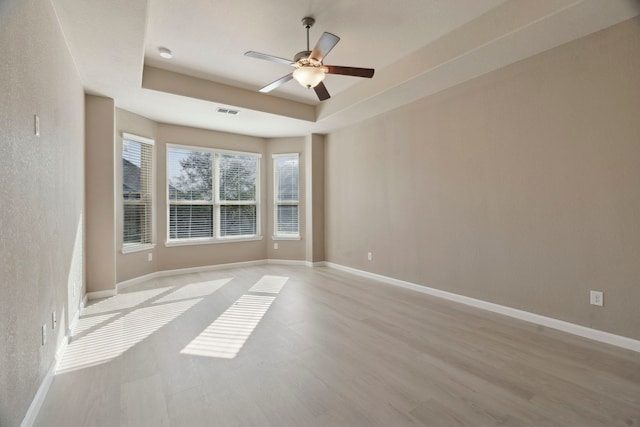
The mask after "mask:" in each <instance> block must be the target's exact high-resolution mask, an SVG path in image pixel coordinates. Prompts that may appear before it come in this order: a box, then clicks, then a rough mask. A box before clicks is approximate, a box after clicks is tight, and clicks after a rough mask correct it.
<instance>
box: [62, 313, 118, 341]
mask: <svg viewBox="0 0 640 427" xmlns="http://www.w3.org/2000/svg"><path fill="white" fill-rule="evenodd" d="M119 314H120V313H110V314H99V315H96V316H89V317H81V318H80V319H78V322H77V323H76V326H75V327H74V328H73V336H76V335H80V334H82V333H84V332H86V331H88V330H89V329H91V328H93V327H95V326H98V325H99V324H101V323H103V322H106V321H108V320H111V319H113V318H114V317H116V316H118V315H119Z"/></svg>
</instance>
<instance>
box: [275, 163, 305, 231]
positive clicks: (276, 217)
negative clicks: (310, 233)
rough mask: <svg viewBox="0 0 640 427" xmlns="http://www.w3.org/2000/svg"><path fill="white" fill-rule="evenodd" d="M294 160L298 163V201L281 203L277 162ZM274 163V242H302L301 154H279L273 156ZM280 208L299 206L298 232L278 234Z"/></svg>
mask: <svg viewBox="0 0 640 427" xmlns="http://www.w3.org/2000/svg"><path fill="white" fill-rule="evenodd" d="M285 157H289V158H293V157H295V159H296V160H297V162H298V200H297V201H291V200H286V201H280V200H279V188H278V187H279V173H278V166H277V161H278V159H281V158H285ZM271 158H272V162H273V235H272V237H271V238H272V239H273V240H300V153H278V154H273V155H272V156H271ZM279 206H297V207H298V215H297V219H298V232H297V233H296V234H293V233H284V234H279V233H278V207H279Z"/></svg>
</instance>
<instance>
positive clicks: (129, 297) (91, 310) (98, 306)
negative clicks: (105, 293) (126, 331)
mask: <svg viewBox="0 0 640 427" xmlns="http://www.w3.org/2000/svg"><path fill="white" fill-rule="evenodd" d="M170 289H173V286H170V287H168V288H157V289H149V290H146V291H137V292H127V293H122V294H118V295H115V296H112V297H110V298H107V299H105V300H102V301H99V302H97V303H95V304H91V305H90V306H88V307H85V308H84V310H82V316H90V315H93V314H102V313H107V312H110V311H121V310H126V309H129V308H133V307H135V306H137V305H140V304H142V303H144V302H146V301H149V300H150V299H152V298H155V297H157V296H158V295H161V294H162V293H164V292H167V291H168V290H170Z"/></svg>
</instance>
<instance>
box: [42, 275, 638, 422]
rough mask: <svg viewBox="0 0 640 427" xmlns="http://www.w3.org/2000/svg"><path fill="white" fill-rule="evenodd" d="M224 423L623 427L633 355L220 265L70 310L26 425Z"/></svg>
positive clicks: (349, 283)
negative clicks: (65, 339) (52, 369)
mask: <svg viewBox="0 0 640 427" xmlns="http://www.w3.org/2000/svg"><path fill="white" fill-rule="evenodd" d="M265 276H267V277H266V278H265ZM278 278H280V279H278ZM284 278H287V280H286V283H285V284H284V286H282V289H281V290H280V291H279V292H277V291H278V289H277V288H278V286H279V284H281V282H282V281H284ZM261 279H262V282H261V283H262V284H265V280H266V281H267V283H266V284H267V285H269V284H271V285H274V284H275V285H274V286H273V287H272V288H271V289H269V287H266V288H264V287H263V288H261V289H255V288H254V289H253V290H252V287H253V286H254V285H255V284H256V283H258V282H259V281H261ZM278 280H280V282H279V283H278ZM256 290H257V291H260V292H256ZM236 352H237V355H235V357H233V355H234V354H235V353H236ZM236 425H238V426H239V425H243V426H413V425H419V426H422V425H425V426H496V425H500V426H503V425H504V426H519V427H520V426H522V427H524V426H536V427H537V426H563V427H564V426H638V425H640V353H635V352H632V351H627V350H622V349H619V348H615V347H612V346H608V345H605V344H601V343H596V342H592V341H589V340H586V339H583V338H579V337H575V336H572V335H568V334H566V333H562V332H558V331H555V330H551V329H546V328H542V327H538V326H536V325H532V324H529V323H526V322H522V321H518V320H514V319H512V318H508V317H503V316H500V315H497V314H494V313H489V312H485V311H482V310H478V309H474V308H471V307H467V306H463V305H459V304H456V303H453V302H450V301H445V300H441V299H438V298H434V297H431V296H428V295H423V294H419V293H416V292H413V291H410V290H405V289H401V288H396V287H392V286H389V285H385V284H381V283H378V282H374V281H370V280H367V279H363V278H360V277H356V276H351V275H349V274H347V273H343V272H339V271H336V270H330V269H327V268H313V269H312V268H307V267H288V266H279V265H265V266H258V267H251V268H237V269H229V270H219V271H212V272H207V273H198V274H185V275H181V276H174V277H165V278H161V279H156V280H150V281H148V282H146V283H143V284H140V285H137V286H135V287H132V288H129V289H127V292H126V293H123V294H120V295H118V296H116V297H114V298H110V299H108V300H103V301H99V302H97V303H95V304H93V305H91V306H89V307H88V308H87V309H85V311H84V312H83V314H82V316H81V319H80V322H79V324H78V328H77V329H76V332H75V333H74V339H73V341H72V343H71V344H70V346H69V348H68V350H67V352H66V354H65V357H64V359H63V360H62V362H61V363H60V369H59V371H58V373H57V375H56V376H55V378H54V381H53V384H52V386H51V388H50V391H49V394H48V395H47V398H46V400H45V402H44V405H43V407H42V409H41V411H40V413H39V415H38V418H37V421H36V426H48V427H49V426H64V427H73V426H83V427H84V426H136V427H141V426H154V427H156V426H188V427H191V426H236Z"/></svg>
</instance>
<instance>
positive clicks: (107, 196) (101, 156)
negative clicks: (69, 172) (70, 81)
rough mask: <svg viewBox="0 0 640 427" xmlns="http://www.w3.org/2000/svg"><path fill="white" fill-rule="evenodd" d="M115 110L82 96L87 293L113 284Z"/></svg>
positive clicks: (97, 99)
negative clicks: (84, 151) (84, 128)
mask: <svg viewBox="0 0 640 427" xmlns="http://www.w3.org/2000/svg"><path fill="white" fill-rule="evenodd" d="M115 111H116V110H115V104H114V101H113V99H111V98H105V97H102V96H93V95H87V96H86V97H85V126H86V134H85V148H86V156H85V161H86V174H85V186H86V188H85V198H86V212H87V219H86V223H87V257H86V269H87V291H88V292H100V291H109V290H112V289H114V287H115V284H116V252H115V251H116V235H115V226H116V220H115V216H114V214H115V212H116V210H115V209H116V204H115V183H116V181H115V163H114V161H115V148H114V143H113V141H114V138H115Z"/></svg>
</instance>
